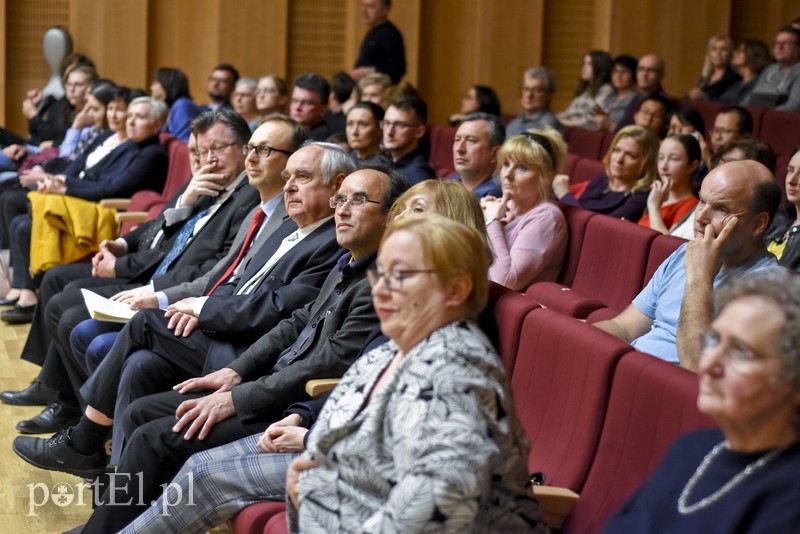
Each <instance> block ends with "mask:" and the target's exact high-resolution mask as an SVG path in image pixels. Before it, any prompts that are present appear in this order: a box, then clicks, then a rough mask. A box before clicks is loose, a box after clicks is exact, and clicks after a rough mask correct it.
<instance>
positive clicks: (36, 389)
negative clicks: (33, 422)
mask: <svg viewBox="0 0 800 534" xmlns="http://www.w3.org/2000/svg"><path fill="white" fill-rule="evenodd" d="M55 397H56V391H55V390H53V389H50V388H49V387H47V386H44V385H42V383H41V382H39V379H38V378H35V379H34V380H33V382H31V385H30V386H28V387H26V388H25V389H23V390H20V391H3V392H2V393H0V401H3V402H5V403H6V404H15V405H17V406H47V403H49V402H50V401H52V400H53V399H54V398H55Z"/></svg>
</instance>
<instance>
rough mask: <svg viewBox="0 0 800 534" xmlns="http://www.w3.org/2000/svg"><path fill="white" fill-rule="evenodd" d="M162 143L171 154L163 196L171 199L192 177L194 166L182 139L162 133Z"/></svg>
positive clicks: (168, 153) (169, 154)
mask: <svg viewBox="0 0 800 534" xmlns="http://www.w3.org/2000/svg"><path fill="white" fill-rule="evenodd" d="M161 145H162V146H163V147H164V150H166V151H167V155H168V156H169V168H168V169H167V180H166V182H164V189H163V190H162V191H161V196H162V198H164V199H165V200H169V199H170V198H172V196H173V195H174V194H175V193H177V192H178V189H180V188H181V186H182V185H183V184H185V183H186V181H187V180H189V178H191V177H192V166H191V164H190V163H189V149H188V148H187V146H186V143H184V142H183V141H182V140H180V139H178V138H177V137H172V136H171V135H168V136H167V137H166V138H165V137H164V134H163V133H162V134H161Z"/></svg>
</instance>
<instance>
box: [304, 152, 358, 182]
mask: <svg viewBox="0 0 800 534" xmlns="http://www.w3.org/2000/svg"><path fill="white" fill-rule="evenodd" d="M307 146H318V147H320V148H321V149H322V150H323V154H322V161H321V162H320V164H319V169H320V171H321V172H322V183H324V184H325V185H330V184H331V183H333V179H334V178H336V176H338V175H339V174H344V175H345V176H347V175H348V174H350V173H351V172H353V171H355V170H356V164H355V162H354V161H353V160H352V159H351V158H350V156H348V155H347V152H345V151H344V149H343V148H342V147H340V146H339V145H337V144H335V143H325V142H322V141H306V142H305V143H303V146H302V147H300V148H305V147H307Z"/></svg>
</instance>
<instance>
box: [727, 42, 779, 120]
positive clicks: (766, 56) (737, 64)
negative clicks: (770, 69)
mask: <svg viewBox="0 0 800 534" xmlns="http://www.w3.org/2000/svg"><path fill="white" fill-rule="evenodd" d="M770 61H771V58H770V53H769V47H768V46H767V45H766V44H764V42H763V41H758V40H755V39H747V40H745V41H744V42H743V43H741V44H740V45H739V46H737V47H736V49H735V50H734V51H733V59H732V60H731V66H732V67H733V69H734V70H735V71H736V72H737V73H738V74H739V76H741V77H742V79H741V80H739V81H737V82H735V83H734V84H733V85H731V86H730V87H729V88H728V89H727V90H726V91H725V92H724V93H722V95H721V96H720V97H719V100H720V102H725V103H726V104H741V103H743V102H744V101H745V98H746V97H747V96H748V95H749V94H750V92H751V91H752V90H753V87H755V86H756V82H757V81H758V75H759V74H761V72H762V71H763V70H764V69H765V68H766V67H767V65H769V64H770Z"/></svg>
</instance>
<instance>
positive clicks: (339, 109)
mask: <svg viewBox="0 0 800 534" xmlns="http://www.w3.org/2000/svg"><path fill="white" fill-rule="evenodd" d="M330 85H331V94H330V96H329V97H328V111H327V112H326V113H325V122H326V123H327V124H328V131H330V132H331V134H335V133H340V132H344V130H345V126H346V122H347V112H348V111H349V110H350V108H351V107H352V106H353V104H354V103H355V102H354V98H353V95H354V94H356V96H357V91H355V87H356V83H355V82H354V81H353V79H352V78H351V77H350V76H349V75H348V74H347V73H346V72H337V73H336V74H334V75H333V77H332V78H331V84H330Z"/></svg>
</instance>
